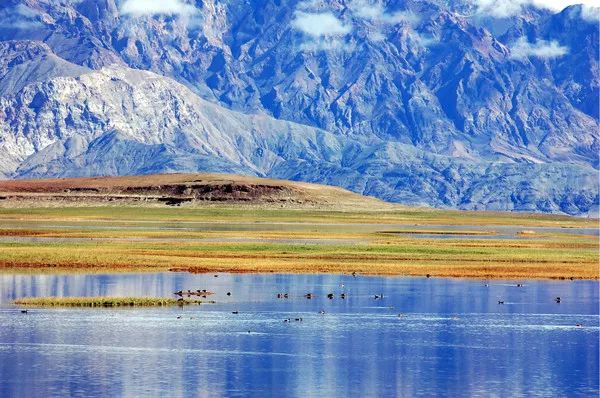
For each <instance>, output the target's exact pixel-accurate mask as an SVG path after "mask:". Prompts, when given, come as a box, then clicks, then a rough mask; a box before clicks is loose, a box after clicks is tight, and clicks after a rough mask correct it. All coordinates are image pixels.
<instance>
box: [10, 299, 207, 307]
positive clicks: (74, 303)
mask: <svg viewBox="0 0 600 398" xmlns="http://www.w3.org/2000/svg"><path fill="white" fill-rule="evenodd" d="M202 303H203V301H201V300H183V299H170V298H165V297H25V298H20V299H17V300H14V301H13V304H15V305H23V306H37V307H167V306H175V305H190V304H202Z"/></svg>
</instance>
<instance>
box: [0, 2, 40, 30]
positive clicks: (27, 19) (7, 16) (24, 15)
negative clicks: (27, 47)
mask: <svg viewBox="0 0 600 398" xmlns="http://www.w3.org/2000/svg"><path fill="white" fill-rule="evenodd" d="M38 17H39V14H38V13H37V12H36V11H35V10H33V9H31V8H29V7H27V6H26V5H24V4H17V5H15V6H12V7H8V8H5V9H2V10H0V28H8V29H33V28H39V27H41V26H43V24H42V22H40V21H39V20H38Z"/></svg>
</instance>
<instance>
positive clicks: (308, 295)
mask: <svg viewBox="0 0 600 398" xmlns="http://www.w3.org/2000/svg"><path fill="white" fill-rule="evenodd" d="M304 297H306V298H307V299H309V300H310V299H311V298H313V295H312V293H306V294H305V295H304Z"/></svg>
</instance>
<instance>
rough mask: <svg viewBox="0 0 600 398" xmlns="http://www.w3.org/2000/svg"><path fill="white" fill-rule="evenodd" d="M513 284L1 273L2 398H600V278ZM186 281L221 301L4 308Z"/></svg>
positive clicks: (144, 291)
mask: <svg viewBox="0 0 600 398" xmlns="http://www.w3.org/2000/svg"><path fill="white" fill-rule="evenodd" d="M519 282H520V283H523V284H524V286H523V287H517V286H516V283H517V282H497V281H492V282H490V283H489V286H485V282H483V281H477V280H474V281H473V280H452V279H436V278H431V279H427V278H384V277H364V276H359V277H357V278H353V277H352V276H336V275H275V274H270V275H229V274H219V276H218V277H217V278H215V277H214V276H213V275H212V274H211V275H191V274H184V273H180V274H179V273H160V274H135V275H69V276H60V275H7V274H4V275H0V396H2V397H51V396H85V397H97V396H98V397H99V396H102V397H104V396H133V397H141V396H169V397H197V396H200V397H202V396H230V397H235V396H257V397H265V396H278V397H291V396H302V397H338V396H339V397H348V396H368V397H371V396H407V397H413V396H423V397H430V396H448V397H460V396H484V397H489V396H497V397H504V396H506V397H508V396H510V397H518V396H543V397H566V396H568V397H594V396H596V397H597V396H598V392H599V381H598V377H599V376H598V375H599V366H598V361H599V356H598V351H599V342H598V340H599V336H600V326H599V317H598V307H599V292H598V290H599V289H598V283H597V282H594V281H555V282H552V281H524V282H523V281H519ZM180 289H184V290H185V289H192V290H196V289H208V290H211V291H214V292H215V293H216V294H215V295H214V296H211V299H214V300H216V301H217V302H218V303H217V304H211V305H209V304H204V305H201V306H190V307H185V308H149V309H117V310H115V309H30V310H29V313H28V314H22V313H21V311H20V309H19V308H16V307H14V306H12V305H11V304H10V302H11V300H13V299H15V298H19V297H25V296H94V295H106V296H110V295H113V296H131V295H132V296H166V297H174V296H173V295H172V293H173V292H175V291H177V290H180ZM227 292H231V293H232V294H231V296H227V295H226V293H227ZM284 292H285V293H289V295H290V298H289V299H277V297H276V295H277V293H284ZM308 292H311V293H313V294H315V297H314V298H313V299H311V300H308V299H306V298H304V297H303V295H304V294H305V293H308ZM342 292H345V293H346V294H347V298H346V299H341V298H340V297H339V294H340V293H342ZM328 293H334V294H335V298H334V299H333V300H330V299H328V298H327V294H328ZM375 295H383V298H382V299H375V298H374V296H375ZM556 296H560V297H561V302H560V303H559V304H558V303H556V302H555V301H554V298H555V297H556ZM499 300H501V301H504V302H505V304H503V305H502V304H498V301H499ZM322 310H324V311H325V314H320V313H319V312H320V311H322ZM234 311H237V312H238V313H237V314H234V313H233V312H234ZM399 315H400V316H399ZM178 317H180V319H178ZM296 318H301V319H302V321H295V319H296ZM285 319H291V322H284V320H285ZM578 324H579V325H582V326H577V325H578Z"/></svg>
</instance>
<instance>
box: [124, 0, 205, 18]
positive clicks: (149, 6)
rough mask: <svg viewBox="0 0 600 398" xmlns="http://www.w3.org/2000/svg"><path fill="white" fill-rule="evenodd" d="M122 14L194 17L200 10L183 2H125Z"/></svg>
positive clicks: (135, 0) (155, 0) (161, 0)
mask: <svg viewBox="0 0 600 398" xmlns="http://www.w3.org/2000/svg"><path fill="white" fill-rule="evenodd" d="M121 13H122V14H124V15H131V16H134V17H141V16H146V15H180V16H192V15H194V14H196V13H198V9H197V8H196V7H194V6H193V5H191V4H186V3H184V2H183V1H182V0H125V2H124V3H123V4H122V5H121Z"/></svg>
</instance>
